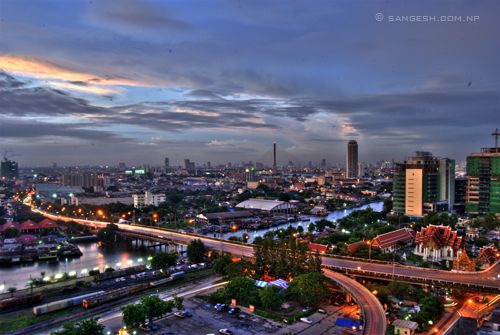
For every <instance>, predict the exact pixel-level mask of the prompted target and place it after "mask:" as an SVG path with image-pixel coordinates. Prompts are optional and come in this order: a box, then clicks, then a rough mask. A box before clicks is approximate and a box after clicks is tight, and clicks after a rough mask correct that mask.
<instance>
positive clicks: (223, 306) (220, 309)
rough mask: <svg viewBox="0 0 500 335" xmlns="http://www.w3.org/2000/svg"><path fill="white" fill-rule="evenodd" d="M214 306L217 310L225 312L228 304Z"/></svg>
mask: <svg viewBox="0 0 500 335" xmlns="http://www.w3.org/2000/svg"><path fill="white" fill-rule="evenodd" d="M214 308H215V310H216V311H217V312H224V311H225V310H226V309H227V305H226V304H217V305H215V306H214Z"/></svg>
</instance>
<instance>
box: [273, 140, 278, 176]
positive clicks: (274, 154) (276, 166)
mask: <svg viewBox="0 0 500 335" xmlns="http://www.w3.org/2000/svg"><path fill="white" fill-rule="evenodd" d="M277 170H278V165H277V163H276V143H273V171H277Z"/></svg>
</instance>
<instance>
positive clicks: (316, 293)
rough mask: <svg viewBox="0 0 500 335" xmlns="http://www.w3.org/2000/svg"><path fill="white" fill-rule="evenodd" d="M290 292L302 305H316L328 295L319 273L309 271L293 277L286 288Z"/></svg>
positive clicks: (323, 279)
mask: <svg viewBox="0 0 500 335" xmlns="http://www.w3.org/2000/svg"><path fill="white" fill-rule="evenodd" d="M288 289H289V290H290V294H291V295H292V296H293V297H294V298H295V299H297V301H298V302H299V303H301V304H302V305H304V306H312V307H316V306H318V305H319V304H320V303H321V302H322V301H324V300H325V299H326V298H327V297H328V293H329V292H328V288H327V287H326V286H325V278H324V277H323V275H322V274H321V273H318V272H311V273H306V274H303V275H299V276H297V277H295V278H294V279H293V281H292V283H291V284H290V287H289V288H288Z"/></svg>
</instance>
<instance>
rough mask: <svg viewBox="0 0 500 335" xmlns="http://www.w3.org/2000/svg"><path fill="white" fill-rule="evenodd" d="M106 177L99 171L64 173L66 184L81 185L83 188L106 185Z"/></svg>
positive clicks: (64, 183)
mask: <svg viewBox="0 0 500 335" xmlns="http://www.w3.org/2000/svg"><path fill="white" fill-rule="evenodd" d="M107 184H108V183H107V180H106V177H105V176H104V175H102V174H98V173H87V172H77V173H67V174H64V175H63V185H64V186H80V187H83V188H91V187H104V186H106V185H107Z"/></svg>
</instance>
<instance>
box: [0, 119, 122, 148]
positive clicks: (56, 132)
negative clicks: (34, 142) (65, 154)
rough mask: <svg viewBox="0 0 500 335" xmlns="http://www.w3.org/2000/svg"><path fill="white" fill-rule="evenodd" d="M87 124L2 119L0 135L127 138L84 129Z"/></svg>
mask: <svg viewBox="0 0 500 335" xmlns="http://www.w3.org/2000/svg"><path fill="white" fill-rule="evenodd" d="M88 126H89V125H88V124H65V123H49V122H40V121H35V120H29V121H26V120H16V119H14V120H12V119H4V120H2V123H0V137H1V138H14V139H44V138H58V137H66V138H74V139H79V140H84V141H96V142H101V141H103V142H107V143H123V142H125V141H126V140H127V139H126V138H124V137H121V136H118V135H116V134H115V133H112V132H109V131H102V130H92V129H85V127H88Z"/></svg>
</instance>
